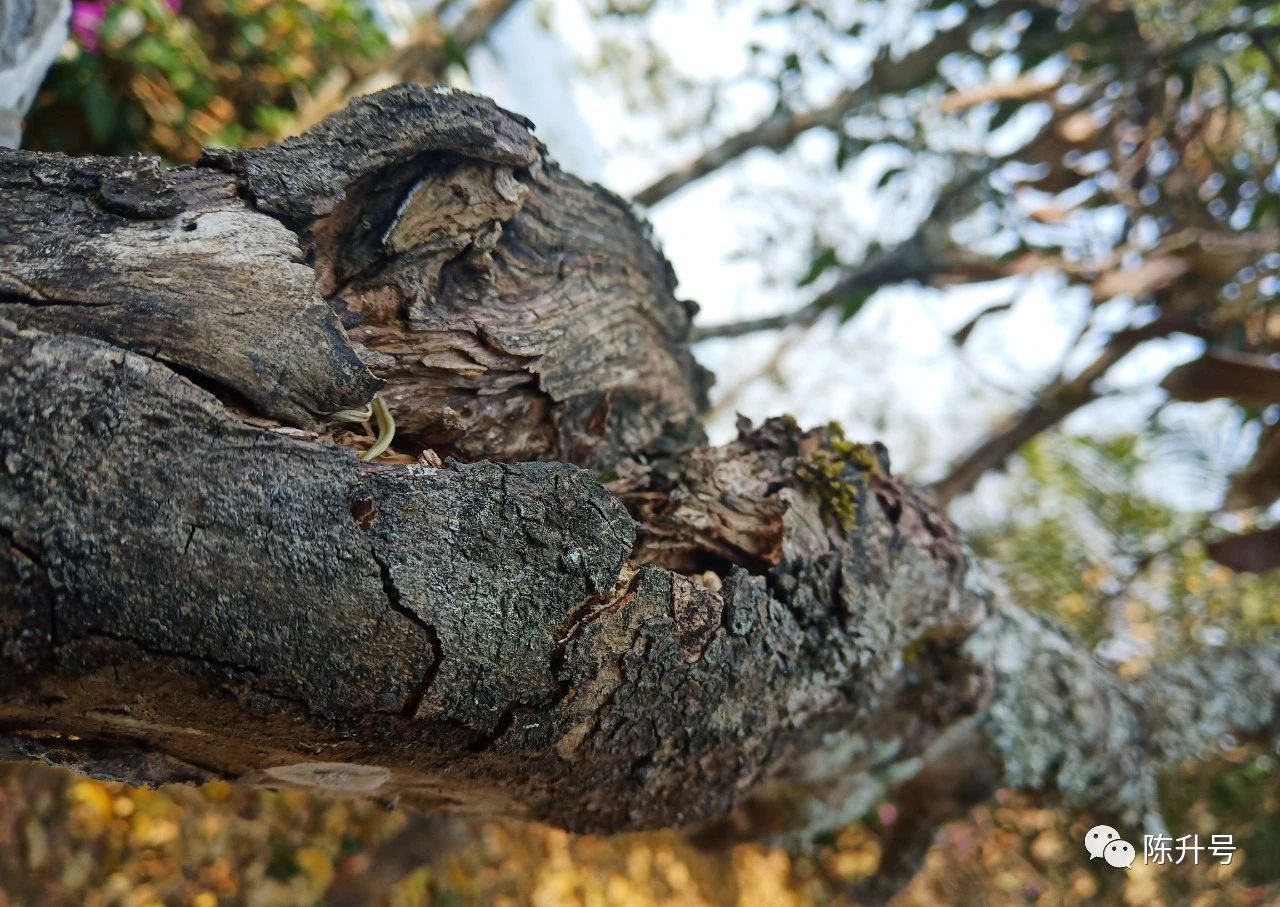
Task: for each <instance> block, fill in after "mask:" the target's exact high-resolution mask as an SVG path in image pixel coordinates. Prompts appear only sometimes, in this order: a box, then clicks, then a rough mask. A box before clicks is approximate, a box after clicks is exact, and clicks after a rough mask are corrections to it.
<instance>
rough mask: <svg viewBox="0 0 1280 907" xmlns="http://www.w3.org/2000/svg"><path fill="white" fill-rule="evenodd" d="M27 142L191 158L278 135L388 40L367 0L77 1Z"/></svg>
mask: <svg viewBox="0 0 1280 907" xmlns="http://www.w3.org/2000/svg"><path fill="white" fill-rule="evenodd" d="M71 15H72V34H73V36H74V37H73V40H72V42H71V43H70V44H69V45H68V47H67V48H66V50H65V51H64V52H63V54H62V56H61V58H60V59H59V60H58V62H57V64H56V65H55V66H54V68H53V70H52V72H51V73H50V75H49V78H48V80H47V81H46V83H45V86H44V90H43V91H42V92H41V94H40V96H39V97H38V98H37V100H36V108H35V110H34V111H33V112H32V115H31V116H30V118H29V122H28V126H27V132H26V144H27V146H28V147H38V148H47V149H50V150H58V151H67V152H71V153H77V154H84V153H94V154H128V153H131V152H138V151H143V152H146V153H150V154H159V155H161V156H163V157H165V158H168V159H169V160H172V161H190V160H193V159H194V158H195V157H196V156H197V155H198V154H199V152H200V149H201V148H202V147H203V146H205V145H223V146H226V145H230V146H238V145H250V144H255V145H257V144H264V143H266V142H270V141H272V140H274V139H277V138H279V137H280V136H281V135H282V134H283V132H284V131H285V130H286V129H287V128H288V126H289V124H290V123H291V122H292V119H293V117H294V116H295V114H296V112H297V110H298V108H299V106H300V105H301V104H302V103H304V102H305V99H306V98H307V97H309V95H310V93H311V92H312V91H314V90H315V89H316V88H317V87H318V86H319V85H321V84H322V82H323V80H324V79H325V78H326V77H327V76H328V75H329V73H330V71H331V70H333V69H335V68H336V67H339V66H342V67H345V66H359V65H361V64H364V63H367V62H368V61H370V60H372V59H374V58H375V57H376V56H377V55H378V54H379V53H381V52H383V51H384V50H385V49H386V47H387V40H386V37H385V36H384V35H383V33H382V32H381V31H380V30H379V29H378V28H377V27H376V26H375V24H374V21H373V17H372V16H371V15H370V12H369V9H368V8H367V7H366V6H365V5H364V3H363V2H361V0H208V2H205V0H188V2H186V3H185V4H184V3H182V2H181V0H116V2H112V0H76V2H75V3H74V4H73V5H72V13H71Z"/></svg>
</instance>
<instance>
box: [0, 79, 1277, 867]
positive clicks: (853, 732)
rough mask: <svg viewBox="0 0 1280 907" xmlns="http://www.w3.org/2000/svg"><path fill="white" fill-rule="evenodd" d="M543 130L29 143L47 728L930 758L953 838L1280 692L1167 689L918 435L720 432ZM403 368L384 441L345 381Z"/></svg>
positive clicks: (7, 530) (459, 792)
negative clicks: (924, 466) (1006, 580)
mask: <svg viewBox="0 0 1280 907" xmlns="http://www.w3.org/2000/svg"><path fill="white" fill-rule="evenodd" d="M527 125H528V124H527V123H525V122H524V121H522V120H520V119H518V118H516V117H513V116H511V115H509V114H506V113H504V112H503V111H501V110H499V109H498V108H496V107H494V106H493V105H492V104H491V103H489V102H487V101H485V100H483V99H480V98H476V97H474V96H470V95H465V94H461V93H453V92H442V91H438V90H428V89H424V88H422V87H420V86H404V87H401V88H398V89H394V90H392V91H389V92H386V93H383V94H381V95H377V96H373V97H370V98H366V99H362V100H361V101H358V102H357V103H355V104H354V105H353V106H352V107H351V108H349V109H348V110H347V111H345V112H344V113H342V114H340V115H338V116H336V117H334V118H332V119H330V120H328V121H326V122H325V123H324V124H323V125H321V126H320V127H318V128H317V129H316V130H315V131H313V132H311V133H308V134H307V135H304V136H302V137H300V138H298V139H295V140H291V141H289V142H286V143H285V144H283V145H280V146H278V147H275V148H270V149H264V150H261V151H246V152H237V153H233V154H232V153H216V154H214V153H211V154H209V155H207V156H206V157H205V159H204V160H203V161H202V162H201V163H200V164H199V165H198V166H196V167H194V168H185V169H179V170H176V171H161V170H159V169H157V168H156V167H155V166H154V165H153V164H147V163H145V162H140V161H128V162H122V161H104V160H93V159H88V160H80V161H72V160H68V159H65V158H61V157H56V156H37V155H24V154H21V153H17V152H10V153H5V154H3V156H0V175H2V176H0V194H2V195H3V198H4V199H5V203H4V204H3V205H0V272H2V273H3V275H4V277H3V279H4V281H5V283H4V299H5V303H4V306H3V310H2V311H0V317H3V319H4V327H3V330H2V332H0V533H3V537H4V540H5V544H4V545H3V546H2V547H0V735H2V736H3V737H4V740H5V742H4V752H5V753H7V754H8V755H9V756H11V757H13V758H28V759H40V760H44V761H46V762H50V763H54V764H60V765H69V766H71V767H74V768H77V769H80V770H82V771H90V772H94V773H98V774H102V775H108V776H112V777H120V778H125V779H128V780H130V781H132V782H134V783H141V782H147V783H160V782H165V781H187V782H190V781H199V780H201V779H204V778H211V777H222V778H233V779H238V780H240V781H242V782H244V783H250V784H259V785H266V786H286V785H300V786H307V787H312V788H317V789H324V790H332V791H336V792H345V793H352V794H358V795H364V796H375V797H380V798H385V799H387V800H388V801H398V802H404V803H409V804H414V805H417V806H421V807H424V808H430V809H450V810H454V811H460V812H471V813H483V814H502V815H509V816H516V817H523V818H533V819H539V820H543V821H549V822H553V823H556V824H559V825H562V826H565V827H568V828H573V829H579V830H597V831H617V830H622V829H631V828H643V827H654V826H671V825H683V824H688V823H691V822H694V821H697V820H707V819H711V818H714V817H719V819H718V820H717V821H716V822H715V823H714V824H712V825H708V826H706V827H705V828H704V832H703V833H704V834H705V835H706V836H707V837H708V839H710V838H717V837H718V838H724V837H730V838H731V837H734V836H735V835H742V834H753V835H754V834H761V833H779V834H782V833H793V832H795V831H797V830H799V829H809V830H812V829H815V828H819V827H830V826H832V825H834V824H836V823H838V822H841V821H846V820H848V819H849V818H852V817H855V816H857V815H860V814H861V813H862V812H864V811H865V810H866V809H867V808H869V807H870V806H872V805H874V804H875V802H877V800H878V799H879V798H880V797H881V796H883V795H884V793H885V792H886V791H887V790H890V789H892V788H894V787H897V788H898V789H899V790H900V791H901V792H902V794H903V798H904V802H918V803H919V804H921V810H920V815H921V816H922V818H921V820H920V822H919V823H917V824H916V825H915V826H913V827H914V828H915V829H916V830H915V831H914V832H913V833H912V834H905V833H904V835H903V836H902V841H900V842H899V845H896V846H897V850H896V851H893V852H896V853H899V854H900V855H901V857H900V859H899V862H900V864H901V865H902V866H903V867H910V866H911V865H912V859H913V858H914V856H916V855H918V853H919V851H920V842H921V841H927V839H928V834H929V831H930V829H931V827H932V825H931V823H933V822H936V821H938V820H940V819H941V818H943V817H945V816H946V815H947V814H948V808H947V804H948V803H957V804H966V803H970V802H973V801H974V800H975V799H977V798H980V797H981V796H983V795H985V794H986V793H987V792H989V791H990V790H991V789H992V787H993V786H994V785H996V784H998V783H1005V784H1013V785H1018V786H1022V787H1029V788H1033V789H1039V790H1043V791H1045V792H1046V793H1049V794H1056V795H1060V796H1063V797H1065V798H1067V799H1068V801H1069V802H1071V803H1075V804H1081V805H1088V804H1095V805H1097V806H1098V808H1099V809H1101V810H1102V811H1104V812H1110V813H1113V814H1115V815H1117V816H1119V817H1121V818H1123V819H1125V820H1127V821H1136V820H1139V819H1142V818H1144V817H1148V816H1153V815H1154V810H1155V802H1154V791H1155V779H1156V773H1157V772H1159V771H1160V770H1162V769H1164V768H1166V767H1168V766H1170V765H1173V764H1176V763H1177V762H1179V761H1182V760H1184V759H1187V758H1192V757H1195V756H1196V755H1199V754H1200V753H1202V752H1203V751H1204V750H1206V749H1208V748H1209V747H1211V746H1212V745H1213V743H1214V741H1215V740H1217V739H1218V738H1219V737H1220V736H1221V735H1222V734H1223V733H1225V732H1226V731H1227V730H1233V731H1235V732H1256V731H1261V730H1263V729H1265V728H1266V727H1267V726H1268V725H1269V724H1270V723H1271V722H1272V721H1273V720H1274V718H1275V707H1276V701H1277V694H1280V647H1278V646H1276V645H1272V644H1265V645H1258V646H1255V647H1253V648H1251V649H1247V650H1240V651H1230V652H1223V651H1215V652H1213V653H1212V654H1211V656H1209V657H1204V658H1199V659H1195V658H1193V659H1190V660H1188V661H1186V662H1184V663H1182V664H1179V665H1171V666H1166V667H1165V668H1163V669H1161V671H1160V672H1159V674H1158V676H1152V677H1150V678H1148V679H1147V680H1144V681H1141V682H1137V683H1126V682H1122V681H1121V680H1120V679H1118V678H1117V677H1115V676H1114V675H1113V674H1111V673H1109V672H1107V671H1105V670H1104V669H1103V668H1102V667H1100V666H1099V665H1098V664H1096V663H1095V662H1094V661H1093V660H1092V659H1091V658H1090V657H1089V656H1088V654H1087V653H1085V652H1083V651H1081V650H1080V649H1079V648H1078V647H1076V646H1075V645H1074V644H1073V643H1072V641H1071V640H1070V639H1069V637H1068V636H1067V635H1066V634H1064V633H1063V632H1062V631H1061V630H1059V629H1058V628H1056V627H1054V626H1053V625H1052V624H1050V623H1047V622H1045V621H1043V620H1041V619H1038V618H1035V617H1032V616H1030V615H1029V614H1027V613H1025V612H1023V611H1020V610H1018V609H1017V608H1015V607H1014V606H1012V605H1010V604H1008V603H1005V602H1002V601H1000V600H999V599H998V597H996V596H995V595H994V594H993V593H992V591H991V590H990V589H989V588H988V587H987V586H986V585H985V584H984V583H983V582H982V581H981V579H980V577H979V576H978V572H977V570H976V568H975V566H974V565H973V564H971V562H970V559H969V557H968V555H967V553H966V551H965V549H964V546H963V544H962V542H961V540H960V539H959V538H958V536H957V533H956V531H955V529H954V527H952V526H951V524H950V523H948V522H947V521H946V519H945V518H944V517H943V516H942V515H941V513H940V512H939V510H938V509H937V507H936V505H935V504H933V503H932V502H931V501H929V500H928V499H926V498H924V497H922V496H921V495H920V494H918V493H917V492H915V491H913V490H912V489H910V488H909V487H907V486H905V485H903V484H902V483H901V482H899V481H898V480H897V479H896V478H894V477H893V476H892V474H891V472H890V470H889V464H888V458H887V455H886V454H885V452H884V451H883V449H882V448H880V447H878V446H877V445H870V446H867V445H861V444H854V443H851V442H849V441H847V440H845V439H844V438H842V437H841V436H840V434H839V432H838V431H836V430H834V429H820V430H815V431H808V432H805V431H802V430H801V429H800V428H799V427H797V426H796V425H795V424H794V423H792V422H790V421H789V420H785V419H782V420H773V421H770V422H768V423H766V424H765V425H763V426H760V427H752V426H750V425H747V424H743V425H742V426H741V430H740V434H739V437H738V439H737V440H736V441H734V442H733V443H731V444H729V445H726V446H724V447H719V448H712V447H708V446H706V445H705V443H704V442H703V439H702V436H701V433H700V430H699V429H698V423H697V416H698V412H699V410H700V408H701V407H702V406H703V398H704V391H705V385H706V380H707V379H706V376H705V374H704V373H703V372H702V371H701V370H700V369H699V368H698V367H697V366H696V364H695V363H694V362H693V360H692V358H691V357H690V355H689V351H688V344H689V337H690V330H691V328H690V316H691V311H690V308H689V307H688V306H687V305H685V304H683V303H681V302H679V301H678V300H677V299H676V298H675V296H674V295H673V285H674V281H673V277H672V274H671V271H670V268H669V266H668V265H667V263H666V261H665V260H664V259H663V258H662V257H661V255H660V254H659V253H658V252H656V251H655V250H654V248H653V246H652V244H651V242H650V241H649V239H648V236H647V229H646V228H645V227H644V225H643V224H642V223H641V222H640V221H638V220H637V219H636V218H635V217H634V215H633V214H632V213H631V212H630V210H629V209H628V207H627V206H626V205H625V204H624V203H622V202H620V201H619V200H618V199H617V198H615V197H613V196H612V195H610V194H609V193H607V192H606V191H604V190H603V189H600V188H599V187H596V186H589V185H586V184H583V183H581V182H580V181H578V180H576V179H574V178H572V177H570V176H568V175H566V174H564V173H562V172H561V171H560V170H559V169H558V168H557V167H556V166H555V164H554V163H553V162H551V161H550V160H548V159H547V158H546V155H545V152H544V150H543V149H542V147H541V146H540V145H539V144H538V143H537V142H536V141H535V140H534V139H533V138H532V136H531V135H530V134H529V132H528V129H527ZM37 211H43V212H45V213H44V217H43V218H42V219H38V218H37V217H36V212H37ZM191 224H194V225H195V229H194V230H192V229H188V226H189V225H191ZM307 267H309V268H310V271H311V274H312V277H311V278H309V279H304V271H306V269H307ZM331 312H332V313H337V316H336V317H337V319H338V320H335V316H333V315H331V314H329V313H331ZM339 321H340V323H339ZM379 380H380V381H383V382H385V384H384V385H383V386H382V388H381V393H382V395H383V397H384V399H386V400H388V401H389V402H390V405H391V409H392V410H393V412H394V413H395V415H396V417H397V420H398V422H399V423H400V425H401V431H400V433H399V434H398V435H397V438H396V445H395V448H394V449H393V451H392V453H391V454H389V455H386V456H383V457H382V458H380V459H379V460H377V461H375V462H369V463H362V462H360V461H359V460H358V459H357V458H356V450H358V449H359V448H361V447H364V446H367V445H368V440H367V439H361V438H359V437H358V436H357V435H355V434H354V433H352V432H350V431H345V430H341V429H337V428H333V427H331V426H326V425H325V413H326V412H329V411H332V410H335V409H339V408H351V407H353V406H360V405H362V404H364V403H365V402H367V401H368V400H369V398H370V397H371V396H372V394H373V393H374V391H375V390H376V389H377V387H378V381H379ZM426 448H430V449H431V451H434V453H425V454H424V449H426ZM439 456H451V457H455V458H456V459H453V460H449V461H448V462H444V463H442V462H441V461H440V459H439ZM960 753H963V755H964V758H958V755H957V754H960ZM913 798H914V799H913ZM904 871H907V870H904Z"/></svg>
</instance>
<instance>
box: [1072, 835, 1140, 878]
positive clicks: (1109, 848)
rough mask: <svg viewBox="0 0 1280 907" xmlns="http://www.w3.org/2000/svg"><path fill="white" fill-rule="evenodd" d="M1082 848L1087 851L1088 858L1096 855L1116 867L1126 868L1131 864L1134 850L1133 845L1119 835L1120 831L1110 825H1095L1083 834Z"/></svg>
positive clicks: (1095, 857)
mask: <svg viewBox="0 0 1280 907" xmlns="http://www.w3.org/2000/svg"><path fill="white" fill-rule="evenodd" d="M1084 849H1085V850H1087V851H1089V859H1090V860H1096V859H1097V858H1098V857H1102V859H1104V860H1106V861H1107V864H1108V865H1110V866H1114V867H1115V868H1116V869H1128V868H1129V867H1130V866H1132V865H1133V858H1134V856H1135V851H1134V849H1133V845H1132V844H1130V843H1129V842H1128V841H1125V840H1123V839H1122V838H1121V837H1120V832H1118V831H1116V830H1115V829H1114V828H1112V827H1111V826H1110V825H1095V826H1093V828H1091V829H1089V831H1088V832H1087V833H1086V834H1085V836H1084Z"/></svg>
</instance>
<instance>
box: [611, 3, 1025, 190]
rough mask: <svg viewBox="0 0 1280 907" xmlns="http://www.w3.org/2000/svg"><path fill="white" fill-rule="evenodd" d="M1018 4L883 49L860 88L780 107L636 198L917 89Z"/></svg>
mask: <svg viewBox="0 0 1280 907" xmlns="http://www.w3.org/2000/svg"><path fill="white" fill-rule="evenodd" d="M1017 6H1018V4H1016V3H1012V2H1009V0H1002V2H999V3H993V4H992V5H990V6H988V7H984V8H981V9H975V10H970V12H969V13H968V15H967V16H966V17H965V20H964V21H963V22H962V23H961V24H960V25H958V26H957V27H955V28H952V29H950V30H948V31H945V32H941V33H940V34H937V35H935V36H934V37H933V39H932V40H931V41H929V43H927V44H924V45H922V46H921V47H919V48H917V49H916V50H913V51H911V52H910V53H908V54H907V55H906V56H904V57H901V58H898V57H894V56H893V54H892V53H891V52H890V51H889V50H888V49H887V48H886V49H885V50H882V51H881V52H880V54H879V55H878V56H877V57H876V59H875V60H874V61H873V62H872V64H871V71H870V72H869V73H868V75H867V78H866V80H865V81H864V82H862V84H860V85H858V86H857V87H855V88H846V89H844V90H843V91H840V92H839V93H838V94H836V96H835V97H834V98H832V99H831V100H830V101H829V102H827V103H826V104H824V105H823V106H821V107H816V108H813V109H811V110H791V109H788V108H786V107H783V108H780V109H778V110H776V111H774V112H773V113H771V114H770V115H769V116H767V117H765V118H764V119H763V120H761V121H760V122H759V123H757V124H756V125H754V126H751V127H749V128H747V129H744V130H743V131H741V132H739V133H736V134H734V135H731V136H729V137H728V138H726V139H724V140H722V141H721V142H720V143H719V144H718V145H716V146H714V147H712V148H708V149H707V150H706V151H704V152H703V153H702V154H700V155H699V156H698V157H696V158H694V159H693V160H691V161H689V162H688V163H685V164H682V165H681V166H680V167H678V168H676V169H675V170H672V171H671V172H670V173H667V174H665V175H664V176H661V177H659V178H658V179H656V180H654V181H653V182H652V183H650V184H649V185H648V186H646V187H645V188H644V189H641V190H640V191H639V192H637V193H636V194H635V196H634V198H635V200H636V201H637V202H639V203H640V204H642V205H656V204H657V203H658V202H660V201H662V200H663V199H665V198H667V197H668V196H671V195H674V194H675V193H676V192H679V191H680V190H681V189H683V188H684V187H685V186H688V185H689V184H690V183H694V182H697V181H698V180H700V179H702V178H703V177H704V176H707V175H708V174H710V173H714V172H715V171H717V170H719V169H720V168H721V167H723V166H724V165H726V164H728V163H731V162H733V161H735V160H737V159H738V158H740V157H742V155H744V154H746V153H747V152H748V151H753V150H755V149H757V148H768V149H770V150H772V151H782V150H784V149H786V148H788V147H790V146H791V143H792V142H794V141H795V140H796V138H798V137H799V136H800V135H802V134H804V133H806V132H808V131H809V130H810V129H817V128H824V129H831V130H839V129H840V128H841V126H842V125H843V123H844V121H845V120H846V119H847V118H848V117H849V116H850V115H851V114H853V113H854V112H855V111H857V110H858V109H859V108H861V107H863V106H864V105H866V104H869V103H871V102H873V101H875V100H876V99H878V98H880V97H882V96H884V95H887V94H896V93H899V92H902V91H906V90H908V89H910V88H913V87H915V86H916V85H917V84H918V83H919V82H921V81H923V80H924V78H925V77H926V76H928V75H929V74H930V73H932V72H933V71H934V70H935V69H936V68H937V66H938V64H939V63H940V62H941V61H942V59H943V58H944V57H946V56H947V55H948V54H952V53H955V52H956V51H959V50H963V49H964V48H966V47H968V46H969V40H970V38H971V37H972V36H973V32H974V31H975V30H976V29H977V28H979V27H980V26H981V25H983V24H984V23H986V22H990V21H992V20H993V19H995V18H996V17H998V16H1000V15H1005V14H1008V13H1009V12H1011V11H1013V10H1014V9H1015V8H1017Z"/></svg>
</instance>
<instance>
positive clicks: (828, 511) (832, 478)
mask: <svg viewBox="0 0 1280 907" xmlns="http://www.w3.org/2000/svg"><path fill="white" fill-rule="evenodd" d="M827 431H828V438H827V445H826V447H825V448H823V449H821V450H818V451H815V452H814V453H813V454H811V455H809V456H806V457H803V458H802V459H801V460H800V461H799V462H798V463H797V464H796V467H795V476H796V479H797V480H799V482H800V483H801V484H802V485H803V486H804V488H805V490H806V491H807V492H808V493H809V494H811V495H813V497H815V498H816V499H817V501H818V507H819V509H820V510H821V512H822V515H823V518H824V519H826V520H828V521H830V522H832V523H834V524H835V525H836V526H838V527H840V529H841V530H842V531H843V532H845V533H850V532H853V531H854V529H856V528H857V525H858V496H859V495H860V494H861V492H862V488H863V487H864V486H865V484H866V480H867V478H868V477H869V476H875V475H879V473H880V460H879V458H878V457H877V456H876V454H875V451H874V450H872V449H871V448H870V447H869V446H867V445H866V444H858V443H856V442H854V441H849V440H848V439H846V438H845V436H844V431H843V430H842V429H841V428H840V426H839V425H837V424H836V423H834V422H833V423H831V425H829V426H828V428H827Z"/></svg>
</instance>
